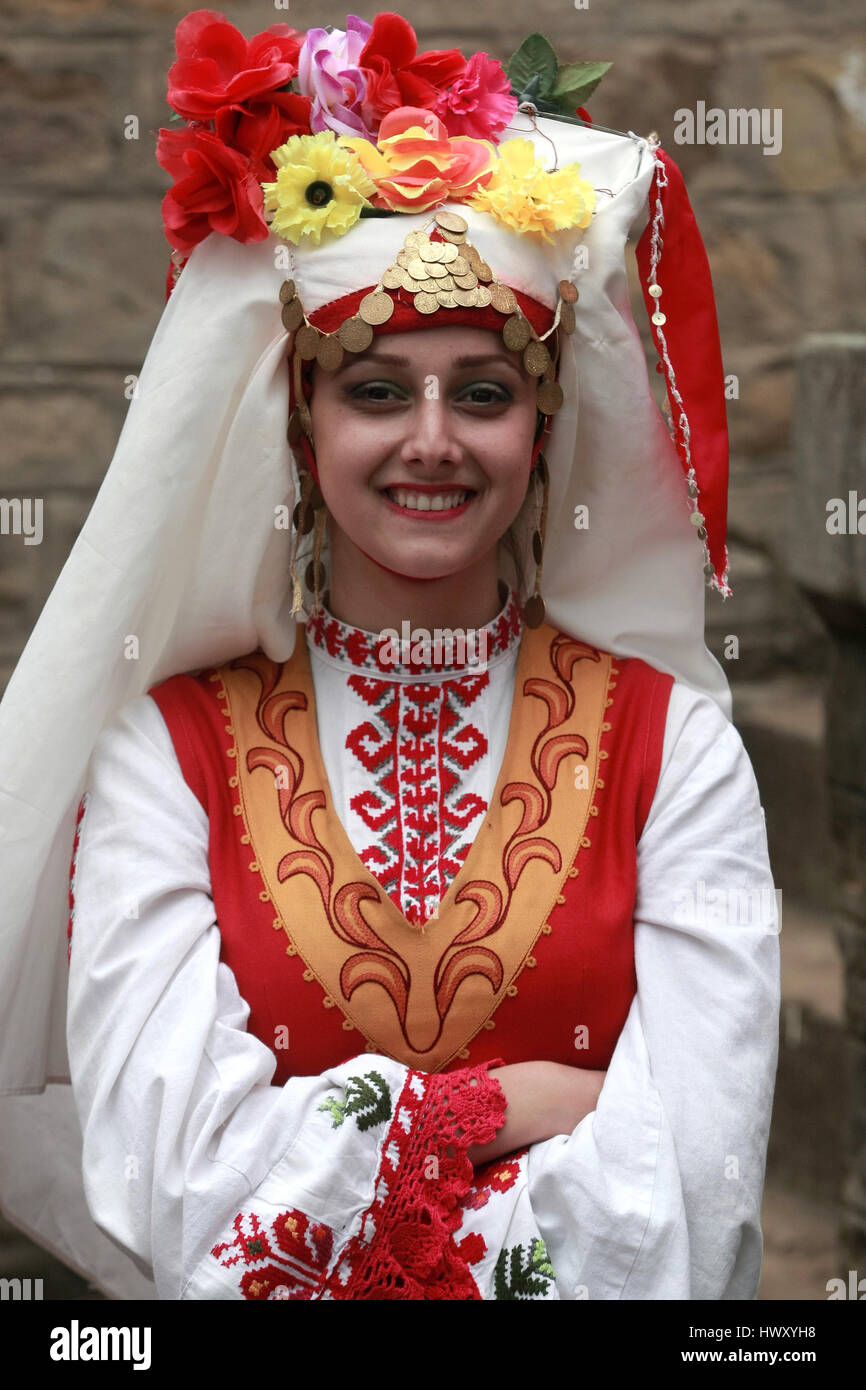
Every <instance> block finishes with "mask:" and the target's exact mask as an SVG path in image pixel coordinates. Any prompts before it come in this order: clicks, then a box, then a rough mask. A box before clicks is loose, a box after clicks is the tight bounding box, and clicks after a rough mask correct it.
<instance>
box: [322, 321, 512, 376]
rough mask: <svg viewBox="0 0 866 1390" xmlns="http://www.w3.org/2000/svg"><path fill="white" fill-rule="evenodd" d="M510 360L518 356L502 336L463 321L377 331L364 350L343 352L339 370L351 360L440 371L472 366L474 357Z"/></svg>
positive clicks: (349, 365) (344, 367) (488, 359)
mask: <svg viewBox="0 0 866 1390" xmlns="http://www.w3.org/2000/svg"><path fill="white" fill-rule="evenodd" d="M476 359H478V360H485V361H502V362H509V363H511V364H512V365H514V366H517V365H518V364H519V362H520V355H519V354H518V353H516V352H510V351H509V350H508V348H506V346H505V344H504V343H503V341H502V336H501V334H499V333H496V332H494V331H493V330H492V329H487V328H473V327H469V326H467V325H465V324H455V325H453V326H451V327H448V326H447V325H442V326H441V327H439V326H437V327H435V328H432V327H431V328H420V329H407V330H405V331H404V332H400V333H377V334H376V336H375V338H374V339H373V341H372V343H371V344H370V346H369V348H368V349H367V351H366V352H359V353H354V354H348V353H347V354H346V356H345V358H344V359H343V363H342V366H341V368H340V370H342V371H345V370H347V369H348V368H349V367H351V366H352V365H353V364H354V363H363V362H371V363H372V362H385V361H386V360H387V361H388V362H389V363H390V364H392V365H398V366H405V367H409V368H412V367H418V368H425V369H426V370H428V371H429V370H431V369H436V370H440V371H441V370H443V369H444V368H446V367H449V366H453V367H460V366H463V365H472V364H473V363H474V362H475V360H476Z"/></svg>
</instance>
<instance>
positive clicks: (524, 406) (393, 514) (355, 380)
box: [310, 327, 537, 590]
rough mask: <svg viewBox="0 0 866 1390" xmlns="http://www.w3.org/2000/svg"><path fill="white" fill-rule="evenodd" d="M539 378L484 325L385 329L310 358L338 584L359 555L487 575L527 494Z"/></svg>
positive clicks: (421, 570)
mask: <svg viewBox="0 0 866 1390" xmlns="http://www.w3.org/2000/svg"><path fill="white" fill-rule="evenodd" d="M536 385H537V382H536V380H535V378H534V377H531V376H529V374H528V373H527V372H526V371H525V369H524V368H523V365H522V362H521V358H520V355H519V354H518V353H515V352H509V351H508V350H507V349H506V348H505V346H504V345H503V342H502V338H501V337H500V335H499V334H497V333H494V332H490V331H488V330H486V329H476V328H468V327H452V328H448V327H442V328H431V329H420V330H412V331H409V332H403V333H391V334H382V335H380V336H377V337H376V338H375V339H374V342H373V344H372V346H371V347H370V349H369V350H368V351H367V352H365V353H363V354H360V355H358V356H349V355H348V354H347V357H346V359H345V361H344V365H343V366H342V367H341V368H340V369H339V370H338V371H327V370H324V369H322V368H320V367H317V368H316V372H315V377H314V389H313V397H312V401H311V404H310V412H311V416H312V422H313V437H314V448H315V453H316V462H317V467H318V471H319V482H320V486H321V490H322V494H323V496H324V499H325V502H326V504H327V508H328V511H329V513H330V552H331V571H332V589H333V588H334V586H335V584H336V583H338V582H342V583H343V584H345V583H346V580H347V579H351V578H352V576H354V577H356V578H357V579H358V580H359V581H363V582H366V583H369V582H370V574H369V565H367V566H365V564H364V563H363V561H364V559H365V557H369V559H371V560H373V561H375V562H376V563H377V565H378V566H382V567H384V569H385V570H388V571H391V572H394V573H396V574H397V575H399V576H403V577H406V578H408V579H411V580H428V581H432V580H443V581H444V580H446V579H449V578H452V579H453V578H454V577H456V576H462V577H463V580H464V581H465V583H466V584H472V583H474V582H475V577H476V576H483V577H484V582H485V583H487V582H489V583H490V584H491V585H492V587H493V589H494V590H495V581H496V572H497V551H498V544H499V541H500V540H501V538H502V536H503V535H504V534H505V532H506V531H507V530H508V528H509V526H510V525H511V523H512V522H513V521H514V519H515V517H516V516H517V513H518V512H519V511H520V508H521V506H522V504H523V501H524V499H525V496H526V490H527V484H528V480H529V472H530V461H531V456H532V447H533V439H534V435H535V427H536V420H537V415H536V405H535V391H536Z"/></svg>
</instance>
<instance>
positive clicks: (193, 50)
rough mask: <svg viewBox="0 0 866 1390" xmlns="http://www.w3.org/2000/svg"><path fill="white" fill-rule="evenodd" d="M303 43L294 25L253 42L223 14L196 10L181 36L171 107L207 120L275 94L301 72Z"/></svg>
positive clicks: (182, 26)
mask: <svg viewBox="0 0 866 1390" xmlns="http://www.w3.org/2000/svg"><path fill="white" fill-rule="evenodd" d="M303 39H304V35H303V34H302V33H299V31H298V30H297V29H291V28H290V27H289V25H288V24H272V25H271V26H270V28H269V29H265V30H264V31H263V32H262V33H261V34H256V35H255V36H254V37H253V38H251V39H250V40H249V42H247V40H246V39H245V38H244V36H243V34H242V33H241V32H240V30H239V29H236V28H235V26H234V25H233V24H229V23H228V21H227V19H226V17H225V15H223V14H220V13H219V12H218V11H217V10H193V12H192V13H191V14H188V15H187V16H186V17H185V18H184V19H182V20H181V21H180V23H179V24H178V26H177V30H176V33H175V49H176V51H177V61H176V62H174V63H173V64H172V65H171V68H170V69H169V73H168V103H169V106H171V107H172V109H173V110H175V111H176V112H177V113H178V115H179V116H184V117H185V118H186V119H187V120H194V121H202V120H204V121H206V120H210V119H212V118H213V117H214V116H215V115H216V113H217V111H219V110H220V108H221V107H224V106H232V105H237V104H238V103H240V102H247V101H252V100H254V99H255V98H256V97H263V96H265V95H266V94H269V93H275V92H276V91H277V89H278V88H280V87H285V86H286V85H287V84H288V83H289V82H290V81H291V79H292V78H293V77H294V75H295V73H296V72H297V70H298V51H299V49H300V46H301V44H302V42H303Z"/></svg>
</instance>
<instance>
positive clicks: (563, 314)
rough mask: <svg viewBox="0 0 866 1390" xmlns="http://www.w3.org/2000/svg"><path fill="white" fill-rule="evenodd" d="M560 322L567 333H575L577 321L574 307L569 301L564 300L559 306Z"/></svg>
mask: <svg viewBox="0 0 866 1390" xmlns="http://www.w3.org/2000/svg"><path fill="white" fill-rule="evenodd" d="M559 322H560V323H561V324H562V327H563V329H564V330H565V332H566V333H573V332H574V329H575V326H576V320H575V317H574V305H573V304H571V303H569V301H568V300H567V299H563V300H562V302H561V304H560V306H559Z"/></svg>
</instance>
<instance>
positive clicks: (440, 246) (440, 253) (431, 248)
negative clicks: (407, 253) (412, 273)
mask: <svg viewBox="0 0 866 1390" xmlns="http://www.w3.org/2000/svg"><path fill="white" fill-rule="evenodd" d="M418 255H419V256H420V257H421V259H422V261H441V260H444V259H445V245H444V242H441V241H428V242H427V244H426V246H419V247H418Z"/></svg>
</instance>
